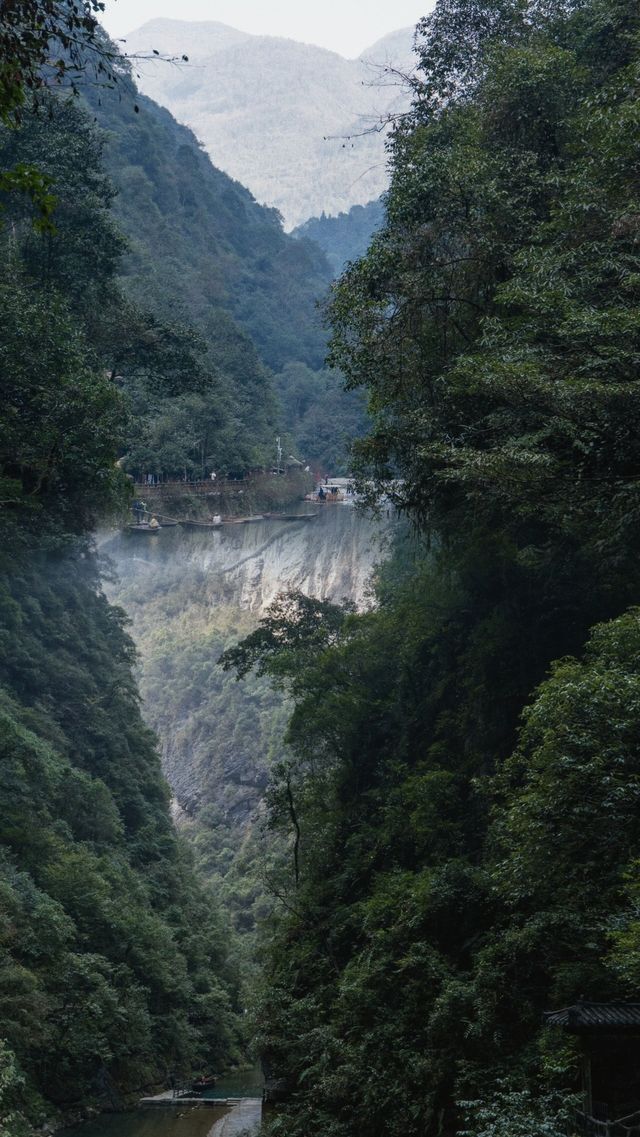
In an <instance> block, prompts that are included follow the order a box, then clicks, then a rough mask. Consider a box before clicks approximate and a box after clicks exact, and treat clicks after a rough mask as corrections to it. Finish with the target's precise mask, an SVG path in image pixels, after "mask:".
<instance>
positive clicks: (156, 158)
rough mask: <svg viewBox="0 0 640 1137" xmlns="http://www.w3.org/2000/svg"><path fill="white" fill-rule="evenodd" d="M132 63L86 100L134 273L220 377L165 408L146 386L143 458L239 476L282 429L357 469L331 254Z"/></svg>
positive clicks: (353, 400)
mask: <svg viewBox="0 0 640 1137" xmlns="http://www.w3.org/2000/svg"><path fill="white" fill-rule="evenodd" d="M166 66H172V64H169V63H167V64H166ZM119 67H120V68H121V69H122V74H121V75H120V77H119V81H118V83H117V86H116V89H115V90H113V91H109V90H106V91H105V90H104V89H102V88H100V87H88V88H86V97H87V99H88V102H89V106H90V108H91V110H92V112H93V114H94V115H95V117H96V121H97V123H98V124H99V125H100V127H101V128H102V129H103V130H105V131H106V138H105V147H104V162H105V166H106V169H107V171H108V172H109V174H110V176H111V178H112V180H113V184H114V186H115V187H116V189H117V190H118V193H117V196H116V197H115V200H114V202H113V211H114V215H115V217H116V218H117V220H118V222H119V223H120V226H121V228H122V231H123V233H124V234H126V236H127V237H128V239H129V248H128V251H127V255H126V257H125V258H124V260H123V265H122V268H123V284H124V286H125V289H126V291H127V294H128V295H130V296H132V297H133V298H134V300H135V299H136V298H138V297H141V296H144V302H145V305H146V306H150V307H151V310H152V311H153V312H154V314H155V315H157V316H158V318H160V319H161V320H172V321H175V320H179V321H180V322H181V323H182V324H184V325H186V326H190V327H193V328H195V329H196V330H197V333H198V335H199V336H200V337H201V338H202V340H203V346H204V347H205V349H206V354H207V362H208V367H209V370H210V371H211V372H212V374H213V375H214V376H215V377H216V378H217V382H216V383H215V384H213V383H212V384H211V386H210V387H209V388H208V389H206V390H205V391H204V392H202V393H194V394H188V395H184V396H180V397H178V398H177V399H173V398H172V399H164V400H162V401H161V402H160V404H158V403H157V401H156V402H154V404H153V405H152V406H151V407H149V406H148V398H147V394H146V392H142V397H141V399H140V401H139V404H138V405H139V413H140V414H141V415H142V416H143V422H144V427H145V429H144V432H143V435H142V436H140V432H139V430H138V429H137V428H136V432H135V438H134V439H132V444H131V446H130V448H129V461H130V465H131V468H136V469H138V470H142V469H146V470H148V471H151V472H156V471H157V472H160V471H166V470H169V471H170V472H172V473H176V472H178V471H180V462H181V461H182V465H183V467H186V469H187V472H188V473H189V474H191V475H197V474H200V473H201V472H202V466H203V463H204V465H205V467H206V468H207V470H208V469H211V468H215V469H218V470H222V471H223V472H226V471H228V470H230V471H231V472H234V473H236V472H240V471H242V470H243V469H246V468H248V467H249V468H250V467H251V466H259V465H264V464H265V463H267V464H269V463H271V462H273V460H274V439H275V435H276V434H277V433H280V435H281V437H282V440H283V445H284V448H285V452H286V453H287V454H289V453H290V452H293V453H294V455H296V456H298V457H299V458H302V459H304V461H305V463H307V462H310V463H312V464H313V466H314V467H317V466H321V467H323V468H329V469H335V468H337V467H340V469H341V470H342V469H345V468H346V467H345V463H346V460H347V452H348V446H349V445H350V443H351V442H352V441H353V440H354V439H355V438H356V437H359V436H360V435H362V433H363V432H364V425H365V415H364V406H363V403H364V401H363V399H361V398H360V397H358V395H354V394H351V395H349V394H347V393H345V391H344V385H343V383H342V380H341V377H340V376H339V375H336V374H335V373H332V372H327V371H324V370H323V363H324V356H325V354H326V346H327V339H326V331H325V329H324V327H323V321H322V315H321V312H320V310H319V307H318V302H319V301H321V300H322V299H323V298H324V296H325V295H326V292H327V289H328V286H329V283H330V280H331V278H332V276H333V275H335V273H333V272H332V269H331V266H330V264H329V262H328V260H327V259H325V257H324V255H323V253H322V252H321V250H320V248H319V247H318V245H317V244H315V243H314V242H313V241H312V240H305V239H302V240H294V238H293V237H290V236H287V235H286V234H285V233H284V231H283V229H282V225H281V221H280V218H279V216H278V214H277V212H276V211H274V210H272V209H268V208H267V207H265V206H262V205H259V204H258V203H256V202H255V201H254V200H253V198H252V197H251V194H250V193H249V191H248V190H246V189H245V188H244V187H243V186H241V185H239V184H238V183H237V182H234V181H233V180H232V179H231V178H229V177H228V176H227V175H226V174H224V173H222V171H220V170H217V169H215V167H214V166H212V164H211V162H210V160H209V158H208V156H207V155H206V153H204V151H203V150H202V149H201V147H200V146H199V144H198V142H197V140H196V138H195V137H194V135H193V134H192V132H191V131H190V130H189V129H188V128H187V127H185V126H181V125H180V124H179V123H177V122H176V120H175V119H174V118H173V117H172V115H171V114H170V113H169V112H168V111H166V110H164V109H163V108H161V107H159V106H157V105H156V104H155V103H154V102H153V101H152V100H151V99H147V98H145V97H144V96H142V95H140V94H138V92H136V90H135V86H134V83H133V81H132V78H131V76H130V74H129V73H128V68H127V65H126V64H125V63H124V61H122V63H120V64H119ZM134 106H137V107H138V108H139V110H138V113H134V112H133V107H134ZM301 375H304V399H302V400H301V380H300V376H301ZM327 388H329V389H330V391H331V398H330V399H329V400H328V399H327V398H326V392H327ZM203 435H204V437H203ZM185 456H186V461H185ZM207 459H209V460H208V461H207Z"/></svg>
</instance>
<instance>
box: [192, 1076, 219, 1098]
mask: <svg viewBox="0 0 640 1137" xmlns="http://www.w3.org/2000/svg"><path fill="white" fill-rule="evenodd" d="M215 1084H216V1076H215V1074H203V1075H202V1077H201V1078H196V1080H195V1082H192V1083H191V1089H192V1091H193V1093H194V1094H202V1093H204V1091H205V1090H212V1089H213V1087H214V1086H215Z"/></svg>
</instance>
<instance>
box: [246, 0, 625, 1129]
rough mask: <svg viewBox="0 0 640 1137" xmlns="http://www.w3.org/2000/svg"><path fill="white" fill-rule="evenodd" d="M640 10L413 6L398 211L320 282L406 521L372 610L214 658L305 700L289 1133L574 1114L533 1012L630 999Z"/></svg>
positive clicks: (280, 961)
mask: <svg viewBox="0 0 640 1137" xmlns="http://www.w3.org/2000/svg"><path fill="white" fill-rule="evenodd" d="M639 33H640V12H639V10H638V6H637V4H636V3H635V0H584V2H580V3H575V4H574V3H560V2H558V3H550V4H544V5H539V4H537V3H534V2H531V3H525V4H523V3H520V2H519V0H518V2H515V0H500V2H499V3H495V2H491V3H478V4H472V5H468V4H466V3H464V2H463V0H441V2H440V3H439V4H438V5H437V6H436V8H435V11H434V14H433V15H432V16H431V17H429V18H427V19H425V20H424V21H423V22H422V23H421V25H420V28H419V37H418V50H419V55H420V60H421V74H420V77H419V82H417V83H416V89H415V100H414V107H413V112H412V115H411V116H410V118H408V119H407V120H405V121H404V122H402V123H400V124H399V125H398V128H397V130H396V133H395V135H394V141H393V153H392V183H391V189H390V192H389V195H388V202H387V220H386V222H385V225H384V227H383V228H382V230H381V231H380V233H379V234H378V235H377V236H376V237H375V238H374V241H373V244H372V247H371V250H370V252H369V253H368V255H367V256H366V257H365V258H364V259H362V260H361V261H359V262H358V263H357V264H355V265H353V266H352V267H350V268H349V269H348V270H347V272H346V274H345V276H344V277H343V278H342V280H341V281H340V282H339V283H338V285H337V286H336V288H335V291H334V297H333V302H332V320H333V329H334V336H333V346H332V358H333V361H334V362H335V363H336V364H338V365H339V366H340V367H341V368H343V369H344V371H345V373H346V375H347V376H348V379H349V382H350V383H351V384H353V385H355V386H357V387H362V388H364V389H365V390H367V391H368V393H369V397H370V403H371V409H372V413H373V415H374V427H373V430H372V431H371V433H370V435H369V437H368V438H367V439H366V440H365V441H364V443H363V444H362V445H361V446H360V447H359V462H360V476H361V482H362V484H363V487H365V488H366V487H367V485H369V486H370V485H371V483H374V484H376V485H377V486H378V489H379V490H380V491H381V492H386V493H387V494H389V495H391V497H392V499H393V500H395V501H396V503H397V504H398V506H399V507H400V508H401V509H403V510H404V511H405V512H406V513H407V515H408V516H409V518H410V519H411V520H412V522H413V524H414V531H415V535H414V539H413V544H412V545H411V544H410V545H408V546H400V547H399V548H398V550H397V552H396V555H395V557H394V558H393V559H392V560H391V562H390V563H389V564H388V565H387V566H385V567H384V568H383V569H382V570H381V572H380V574H379V583H378V608H377V610H374V611H371V612H369V613H366V614H364V615H354V614H352V613H351V614H350V613H345V612H343V611H341V610H340V609H339V608H336V609H333V610H332V611H330V612H327V611H326V610H323V609H321V608H320V607H317V608H315V609H314V607H313V605H312V604H307V605H305V606H302V607H301V606H300V605H299V604H298V603H297V602H296V601H295V598H294V599H293V600H292V602H291V605H290V607H289V609H287V608H286V606H283V605H282V604H281V605H280V606H279V607H278V609H277V610H274V611H273V612H272V613H271V614H269V615H268V617H267V618H266V619H265V620H263V622H262V624H261V626H260V628H259V629H258V630H257V631H256V632H255V633H253V634H252V635H251V636H250V637H248V638H247V639H246V640H245V641H244V644H242V645H240V647H238V648H236V649H234V650H232V651H230V652H228V653H227V656H226V662H227V665H228V666H229V667H233V668H235V669H236V670H237V671H238V673H239V674H240V675H242V674H245V673H246V672H247V671H248V670H249V669H251V668H252V667H255V668H257V672H258V674H259V675H265V674H266V675H271V676H272V677H273V678H274V680H275V681H276V682H277V683H279V684H280V685H284V687H285V689H286V690H287V691H288V693H289V695H290V697H291V698H292V699H293V700H294V702H295V709H294V712H293V717H292V719H291V722H290V725H289V743H290V746H291V750H292V755H291V758H290V760H288V761H287V762H286V763H285V764H284V765H283V766H282V768H281V770H280V772H279V776H278V777H276V780H275V782H274V784H273V786H272V788H271V791H270V803H271V821H272V824H273V825H280V827H281V830H282V832H283V833H284V834H285V835H287V837H288V839H289V841H290V880H289V887H288V890H287V891H286V892H284V891H283V892H282V895H283V900H284V903H283V905H282V907H281V909H280V914H279V916H278V917H277V918H276V919H275V920H274V923H273V927H272V929H271V933H270V937H271V938H270V942H269V943H267V944H265V948H264V952H265V955H266V958H267V965H266V971H265V978H264V996H263V1007H262V1014H261V1034H262V1047H263V1053H264V1055H265V1059H266V1060H267V1062H268V1065H269V1067H270V1070H271V1073H272V1075H273V1077H274V1078H278V1079H280V1081H279V1083H278V1089H279V1092H280V1094H281V1096H284V1095H285V1094H286V1095H288V1096H287V1100H286V1101H283V1103H282V1105H281V1106H280V1108H279V1111H278V1113H277V1114H276V1117H275V1119H274V1121H273V1124H272V1132H273V1133H277V1134H282V1135H284V1134H286V1135H287V1137H303V1135H304V1137H308V1135H309V1134H310V1133H317V1134H323V1137H325V1135H327V1134H331V1135H332V1137H363V1135H364V1134H366V1135H367V1137H378V1135H379V1137H393V1135H395V1134H398V1135H400V1134H402V1137H412V1135H415V1137H424V1134H433V1135H434V1137H435V1135H436V1134H451V1133H460V1132H464V1133H465V1134H467V1135H468V1137H469V1135H470V1137H489V1135H495V1134H498V1133H499V1134H500V1135H501V1137H506V1135H509V1137H510V1135H512V1134H513V1135H515V1134H527V1135H529V1134H531V1135H532V1134H536V1135H538V1134H541V1133H545V1134H547V1135H550V1137H551V1135H553V1137H560V1135H561V1134H564V1133H567V1132H573V1131H574V1129H573V1126H574V1125H575V1118H574V1114H573V1109H574V1107H575V1106H577V1105H579V1104H580V1101H581V1099H580V1098H579V1096H577V1095H578V1091H579V1090H580V1073H579V1046H580V1044H579V1041H578V1039H577V1036H576V1035H575V1034H571V1033H564V1032H563V1031H561V1030H559V1029H558V1028H557V1027H555V1026H551V1025H545V1024H544V1022H543V1017H542V1016H543V1012H544V1011H548V1010H552V1009H554V1008H555V1009H557V1008H561V1007H567V1006H570V1005H572V1004H575V1003H576V1002H577V1001H579V1000H580V999H581V998H583V999H586V1000H587V1001H589V1000H592V1001H595V1002H598V1001H614V1002H615V1001H620V1000H621V1001H626V1000H631V1001H634V1000H635V1001H636V1003H637V1001H638V992H639V987H638V984H639V982H640V973H639V969H638V960H639V958H640V942H639V931H640V926H639V923H638V914H637V900H638V881H639V876H638V866H639V864H640V824H639V814H638V809H637V799H638V793H639V791H640V748H639V737H640V736H639V732H638V716H639V713H640V703H639V698H638V696H639V674H638V658H639V656H638V652H639V648H640V618H639V614H638V609H637V607H636V606H637V605H638V601H639V599H640V579H639V573H638V556H639V553H640V549H639V547H638V543H639V534H640V527H639V521H640V516H639V509H640V506H639V498H638V479H639V478H640V449H639V434H638V430H637V425H638V414H639V410H640V404H639V394H640V386H639V378H640V376H639V364H640V307H639V300H640V292H639V282H640V257H639V236H640V229H639V218H640V200H639V199H638V186H639V184H640V182H639V180H638V174H639V172H640V171H639V169H638V154H639V150H638V140H639V138H640V101H639V99H638V75H639V71H638V67H639V62H640V59H639V47H640V38H639ZM612 1053H613V1052H612V1051H610V1055H611V1054H612ZM614 1065H615V1069H614V1068H613V1067H614ZM608 1079H609V1080H608V1081H607V1080H606V1079H605V1080H603V1081H601V1083H600V1085H599V1086H598V1087H597V1088H596V1084H595V1083H594V1086H593V1095H594V1098H597V1099H598V1102H599V1103H600V1104H599V1107H598V1108H600V1109H608V1110H609V1117H610V1118H614V1117H623V1116H627V1115H629V1114H632V1113H633V1112H634V1111H637V1110H638V1109H640V1086H639V1085H638V1080H637V1066H634V1051H633V1047H632V1046H631V1045H630V1043H629V1042H628V1040H627V1042H626V1043H624V1040H623V1041H622V1042H621V1045H620V1048H619V1051H616V1058H615V1063H614V1064H612V1065H610V1067H609V1072H608ZM598 1116H600V1114H599V1115H598Z"/></svg>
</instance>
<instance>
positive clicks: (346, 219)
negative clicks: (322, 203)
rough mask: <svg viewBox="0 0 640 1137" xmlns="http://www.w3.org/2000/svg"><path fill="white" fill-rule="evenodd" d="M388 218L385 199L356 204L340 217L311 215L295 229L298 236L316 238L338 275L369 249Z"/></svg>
mask: <svg viewBox="0 0 640 1137" xmlns="http://www.w3.org/2000/svg"><path fill="white" fill-rule="evenodd" d="M383 222H384V202H383V201H382V200H381V199H377V200H376V201H370V202H368V203H367V205H352V206H351V209H350V210H349V212H348V213H339V214H338V215H337V217H328V216H327V215H326V213H323V214H321V216H320V217H310V218H309V220H308V221H305V222H304V224H303V225H299V226H298V227H297V229H294V230H293V236H294V237H306V238H307V239H308V240H310V241H315V243H316V245H319V246H320V248H321V249H322V251H323V253H324V254H325V256H326V258H327V260H328V261H329V264H330V265H331V268H332V270H333V275H334V276H340V273H342V272H343V271H344V269H345V268H346V266H347V264H348V262H349V261H355V260H357V259H358V257H362V256H364V254H365V253H366V251H367V249H368V247H369V244H370V242H371V238H372V237H373V234H374V233H376V232H377V231H378V229H380V228H381V227H382V224H383Z"/></svg>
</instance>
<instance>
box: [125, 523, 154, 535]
mask: <svg viewBox="0 0 640 1137" xmlns="http://www.w3.org/2000/svg"><path fill="white" fill-rule="evenodd" d="M160 529H161V526H160V525H150V524H149V522H148V521H140V522H137V523H135V524H134V523H133V522H132V523H131V525H127V532H128V533H138V534H141V535H142V536H143V537H152V536H153V535H154V533H159V532H160Z"/></svg>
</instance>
